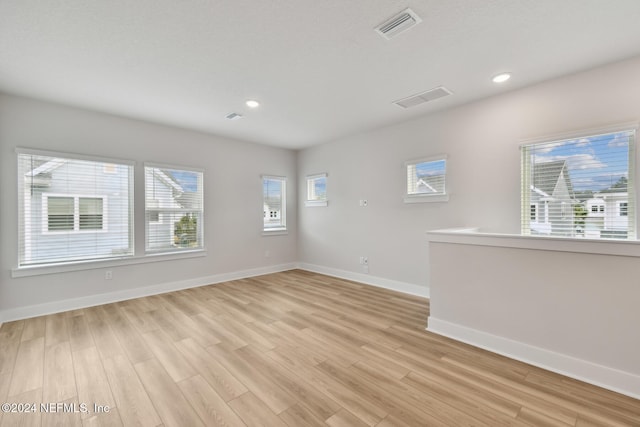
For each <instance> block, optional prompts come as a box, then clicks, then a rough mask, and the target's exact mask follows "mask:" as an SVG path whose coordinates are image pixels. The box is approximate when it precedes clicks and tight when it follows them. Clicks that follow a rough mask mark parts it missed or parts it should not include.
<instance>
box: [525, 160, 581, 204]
mask: <svg viewBox="0 0 640 427" xmlns="http://www.w3.org/2000/svg"><path fill="white" fill-rule="evenodd" d="M566 166H567V162H566V161H565V160H555V161H551V162H543V163H536V164H535V167H534V175H533V186H534V187H535V188H536V189H538V190H540V191H542V192H544V193H545V194H546V195H547V196H551V195H552V194H553V192H554V190H555V188H556V186H557V185H558V179H560V174H561V173H562V171H563V170H565V173H564V177H565V178H566V182H567V188H568V190H569V194H571V196H572V197H573V185H572V184H571V177H570V176H569V171H568V170H566Z"/></svg>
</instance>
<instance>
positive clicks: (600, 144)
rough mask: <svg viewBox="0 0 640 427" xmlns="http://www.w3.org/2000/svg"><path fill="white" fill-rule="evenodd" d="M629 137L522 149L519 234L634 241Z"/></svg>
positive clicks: (623, 133) (618, 134)
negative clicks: (520, 232) (520, 231)
mask: <svg viewBox="0 0 640 427" xmlns="http://www.w3.org/2000/svg"><path fill="white" fill-rule="evenodd" d="M635 134H636V131H635V129H627V130H619V131H615V132H607V133H601V134H595V135H587V136H582V137H577V138H571V139H561V140H555V141H548V142H540V143H535V144H526V145H523V146H522V147H521V152H522V197H521V202H522V213H521V225H522V234H526V235H539V236H566V237H576V238H587V239H635V238H636V230H635V206H636V203H635V183H634V170H635V161H634V159H635V148H634V144H635Z"/></svg>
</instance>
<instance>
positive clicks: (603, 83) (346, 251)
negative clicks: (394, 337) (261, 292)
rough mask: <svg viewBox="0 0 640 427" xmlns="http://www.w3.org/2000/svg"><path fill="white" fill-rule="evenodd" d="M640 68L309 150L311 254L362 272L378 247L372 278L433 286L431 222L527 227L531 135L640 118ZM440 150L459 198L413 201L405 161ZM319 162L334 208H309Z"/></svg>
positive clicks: (574, 79) (305, 167)
mask: <svg viewBox="0 0 640 427" xmlns="http://www.w3.org/2000/svg"><path fill="white" fill-rule="evenodd" d="M638 76H640V58H634V59H631V60H627V61H624V62H620V63H616V64H612V65H608V66H604V67H601V68H597V69H594V70H590V71H586V72H582V73H579V74H575V75H571V76H567V77H564V78H560V79H556V80H552V81H548V82H544V83H541V84H538V85H535V86H531V87H528V88H525V89H522V90H517V91H513V92H510V93H505V94H502V95H499V96H495V97H492V98H490V99H486V100H482V101H479V102H475V103H473V104H468V105H466V106H462V107H460V108H455V109H451V110H448V111H445V112H441V113H437V114H433V115H429V116H426V117H423V118H420V119H417V120H412V121H408V122H405V123H402V124H399V125H395V126H390V127H385V128H381V129H378V130H375V131H372V132H367V133H363V134H359V135H356V136H352V137H348V138H344V139H341V140H338V141H333V142H331V143H327V144H324V145H321V146H316V147H313V148H309V149H306V150H304V151H302V152H300V154H299V159H298V175H299V178H298V180H299V187H298V188H299V193H298V198H299V200H300V202H299V229H300V233H299V240H298V250H299V259H300V261H301V262H302V263H305V264H308V265H313V266H320V267H321V268H318V270H326V271H337V272H342V273H343V275H344V276H354V277H358V276H357V275H358V273H362V269H361V266H360V265H359V256H362V255H367V256H368V257H369V264H370V273H369V276H371V279H370V280H371V281H372V282H376V281H378V282H384V281H385V280H392V281H397V282H400V283H401V284H408V285H413V286H421V287H422V288H423V289H424V293H427V286H428V277H429V272H428V265H427V258H428V254H427V243H426V235H425V231H427V230H432V229H440V228H448V227H457V226H478V227H481V228H482V229H483V230H484V231H487V232H505V233H519V231H520V230H519V221H520V151H519V144H520V143H521V141H522V140H524V139H531V138H536V137H544V136H547V135H554V134H555V135H557V134H560V133H564V132H570V131H575V130H581V129H591V128H594V127H601V126H606V125H611V124H616V123H622V122H628V121H637V120H639V119H640V84H639V83H640V81H639V77H638ZM513 78H514V79H517V78H518V73H517V70H514V77H513ZM488 84H490V83H488ZM507 85H508V83H507ZM505 87H508V86H505ZM452 89H453V90H454V91H455V88H452ZM500 90H501V89H500V87H498V86H496V92H499V91H500ZM453 96H455V95H453ZM435 102H437V101H435ZM389 108H397V107H395V106H393V105H391V104H390V105H389ZM416 108H420V107H416ZM436 154H447V155H448V156H449V157H448V162H447V168H448V173H447V180H448V187H449V191H450V193H451V197H450V200H449V202H447V203H421V204H404V203H403V201H402V195H403V191H404V187H403V186H404V185H405V175H404V169H403V163H404V162H405V161H406V160H410V159H414V158H420V157H425V156H432V155H436ZM320 172H327V173H328V174H329V177H328V186H327V188H328V198H329V207H328V208H305V207H304V206H303V201H304V197H305V196H304V191H305V189H304V186H303V185H301V184H300V183H303V181H304V176H305V175H307V174H313V173H320ZM361 198H367V199H368V201H369V207H367V208H362V207H359V205H358V200H359V199H361Z"/></svg>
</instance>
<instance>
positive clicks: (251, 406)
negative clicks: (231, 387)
mask: <svg viewBox="0 0 640 427" xmlns="http://www.w3.org/2000/svg"><path fill="white" fill-rule="evenodd" d="M229 405H230V406H231V407H232V408H233V410H234V411H235V412H236V414H238V415H239V416H240V418H242V420H243V421H244V422H245V424H246V425H247V426H252V427H287V425H286V424H285V423H284V422H283V421H282V420H280V418H278V417H277V416H276V414H274V413H273V412H272V411H271V409H269V407H268V406H267V405H266V404H265V403H264V402H262V401H261V400H260V399H258V398H257V397H256V396H255V395H254V394H253V393H251V392H247V393H245V394H243V395H242V396H239V397H236V398H235V399H233V400H231V401H229Z"/></svg>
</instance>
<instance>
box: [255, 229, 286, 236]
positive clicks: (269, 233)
mask: <svg viewBox="0 0 640 427" xmlns="http://www.w3.org/2000/svg"><path fill="white" fill-rule="evenodd" d="M287 234H289V231H287V229H286V228H276V229H273V230H264V231H263V232H262V235H263V236H284V235H287Z"/></svg>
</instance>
